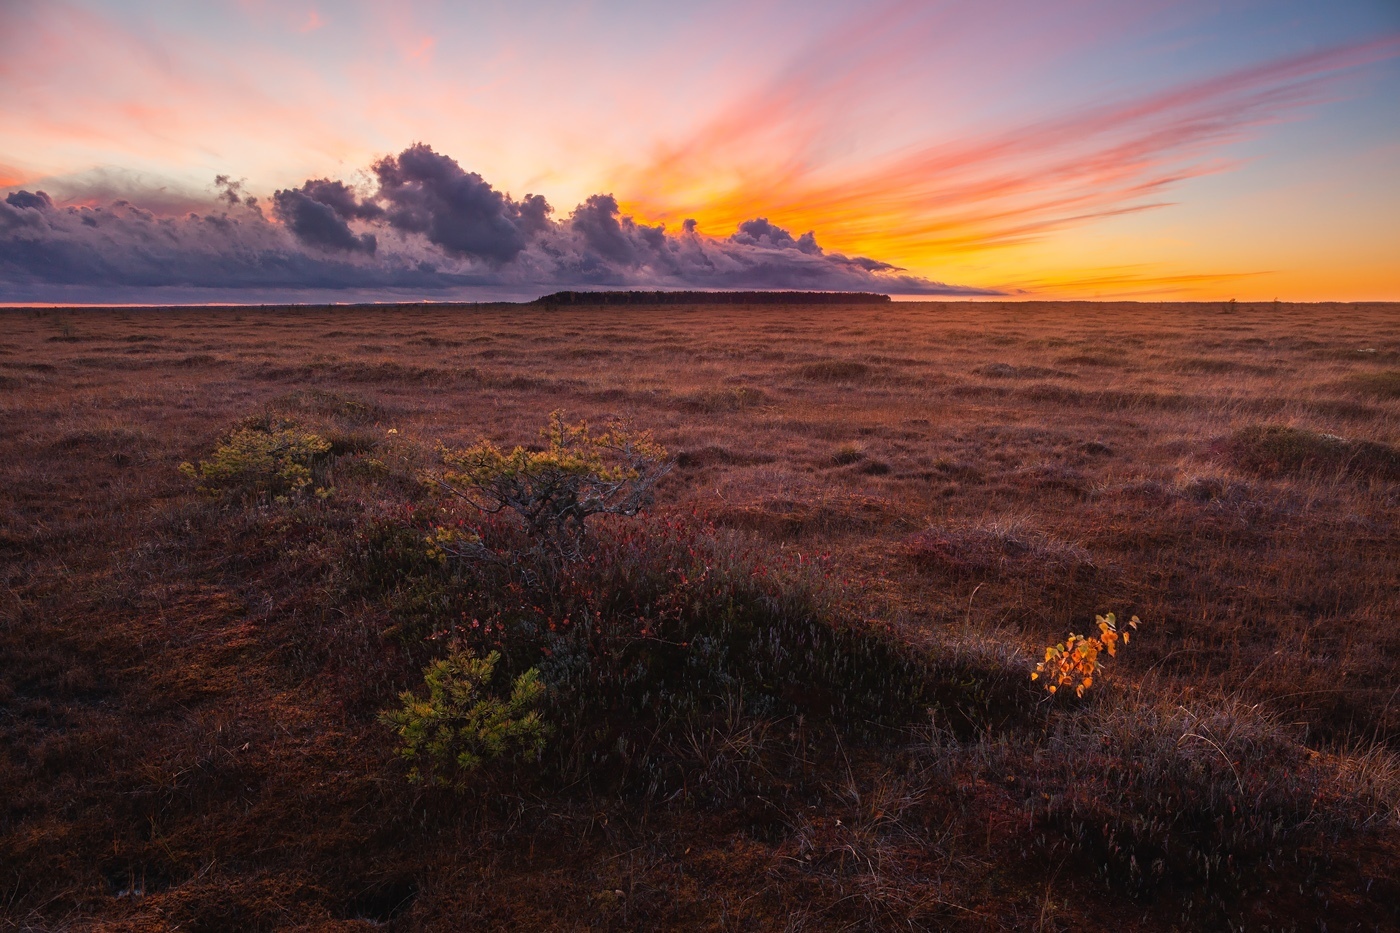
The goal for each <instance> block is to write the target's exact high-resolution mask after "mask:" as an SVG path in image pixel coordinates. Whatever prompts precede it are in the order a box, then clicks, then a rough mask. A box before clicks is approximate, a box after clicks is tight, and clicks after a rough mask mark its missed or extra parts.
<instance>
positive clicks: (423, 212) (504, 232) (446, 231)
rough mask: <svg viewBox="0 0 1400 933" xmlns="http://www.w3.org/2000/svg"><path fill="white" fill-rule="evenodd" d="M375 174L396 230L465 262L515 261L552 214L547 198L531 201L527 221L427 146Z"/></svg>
mask: <svg viewBox="0 0 1400 933" xmlns="http://www.w3.org/2000/svg"><path fill="white" fill-rule="evenodd" d="M374 174H375V175H377V176H378V178H379V191H378V193H377V195H376V197H377V198H379V199H381V200H383V201H385V202H386V203H387V204H388V209H387V211H386V213H385V216H386V218H387V219H388V221H389V224H390V225H391V226H393V227H394V228H395V229H397V230H403V231H407V232H410V233H421V234H424V235H426V236H427V238H428V239H429V240H430V241H431V242H433V243H434V244H436V245H438V246H440V247H442V248H443V249H444V250H445V251H446V252H448V253H450V254H452V255H454V256H459V257H462V258H465V259H485V260H491V261H494V262H510V261H511V260H512V259H514V258H515V257H516V256H517V255H519V253H520V251H521V250H523V249H524V248H525V244H526V242H527V241H528V240H529V232H528V231H529V230H531V229H534V230H538V229H540V227H539V222H540V220H541V219H542V218H543V217H545V216H547V215H548V213H549V205H548V204H547V203H545V201H544V198H541V197H533V198H531V197H527V198H526V200H527V202H529V207H528V215H527V216H526V217H524V218H522V216H521V205H519V204H517V203H515V202H514V201H512V200H510V199H509V198H507V197H506V196H505V195H503V194H501V192H499V191H497V190H496V189H494V188H492V187H491V186H490V185H489V184H487V183H486V182H485V181H484V180H483V179H482V177H481V176H480V175H478V174H476V173H475V172H467V171H463V169H462V167H461V166H460V165H458V164H457V161H456V160H455V159H452V158H449V157H448V156H445V155H440V154H438V153H436V152H434V151H433V150H432V149H431V148H430V147H428V146H425V145H423V144H422V143H419V144H417V145H415V146H410V147H409V148H407V149H405V150H404V151H403V152H401V153H399V154H398V155H397V156H389V157H388V158H385V159H381V160H380V161H379V162H376V163H375V165H374Z"/></svg>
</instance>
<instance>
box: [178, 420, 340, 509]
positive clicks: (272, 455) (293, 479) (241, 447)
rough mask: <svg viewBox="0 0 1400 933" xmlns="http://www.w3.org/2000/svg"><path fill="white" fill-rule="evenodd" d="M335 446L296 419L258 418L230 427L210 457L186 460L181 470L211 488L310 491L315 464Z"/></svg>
mask: <svg viewBox="0 0 1400 933" xmlns="http://www.w3.org/2000/svg"><path fill="white" fill-rule="evenodd" d="M330 450H331V443H330V441H328V440H326V439H325V438H323V437H321V436H320V435H319V434H313V433H312V432H310V431H307V430H304V429H303V428H302V427H301V426H300V425H298V424H297V423H296V422H294V421H286V420H282V419H277V418H270V417H269V418H256V419H250V420H249V421H247V422H245V423H244V424H243V425H242V426H240V427H238V428H236V429H235V430H234V431H233V432H232V433H230V434H229V435H228V436H227V437H226V438H225V439H224V440H223V441H222V442H221V443H220V444H219V446H217V447H216V448H214V452H213V453H212V454H211V455H210V457H209V459H208V460H201V461H200V462H199V465H198V466H195V465H194V464H192V463H182V464H181V465H180V472H182V473H184V474H185V475H186V476H188V477H190V478H191V479H195V480H197V481H198V482H199V484H200V488H201V489H203V490H204V491H206V492H211V493H220V492H230V493H237V494H242V495H244V496H270V497H274V498H282V497H286V496H292V495H298V494H301V493H305V492H308V491H310V490H311V489H312V488H313V484H314V476H313V468H314V467H316V466H317V465H319V463H320V462H321V461H322V460H323V458H324V457H325V456H326V455H327V454H328V453H330ZM315 492H316V493H317V494H318V495H326V494H327V493H328V492H329V490H327V489H325V488H319V487H318V488H316V489H315Z"/></svg>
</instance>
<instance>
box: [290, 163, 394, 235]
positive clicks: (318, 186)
mask: <svg viewBox="0 0 1400 933" xmlns="http://www.w3.org/2000/svg"><path fill="white" fill-rule="evenodd" d="M272 213H273V214H275V215H276V216H277V219H278V220H281V221H282V222H283V223H284V224H286V225H287V229H289V230H290V231H291V232H292V235H293V236H295V237H296V238H297V239H299V240H301V242H303V243H305V244H306V245H308V246H319V247H321V248H323V249H328V250H343V251H345V252H352V253H353V252H364V253H370V254H373V253H374V251H375V249H376V247H377V245H378V240H377V239H376V238H375V236H374V234H372V233H362V234H359V235H358V236H357V235H356V234H355V233H354V231H352V230H351V229H350V221H351V220H373V219H375V218H377V217H380V216H382V215H383V213H384V211H383V209H382V208H381V207H379V206H378V205H377V204H372V203H363V204H362V203H360V201H359V199H358V198H357V197H356V195H355V191H354V189H352V188H351V187H350V186H349V185H346V184H345V183H344V182H340V181H330V180H329V179H325V178H316V179H312V180H311V181H308V182H306V183H305V184H303V185H302V186H301V187H300V188H292V189H290V190H285V191H276V192H274V193H273V195H272Z"/></svg>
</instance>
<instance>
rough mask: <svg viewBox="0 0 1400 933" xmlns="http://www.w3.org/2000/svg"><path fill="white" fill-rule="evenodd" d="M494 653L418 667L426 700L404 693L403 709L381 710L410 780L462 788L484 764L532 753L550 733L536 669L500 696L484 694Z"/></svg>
mask: <svg viewBox="0 0 1400 933" xmlns="http://www.w3.org/2000/svg"><path fill="white" fill-rule="evenodd" d="M500 657H501V656H500V654H499V653H498V652H494V651H493V652H491V653H490V654H489V655H487V656H486V657H484V658H479V657H477V656H476V655H475V654H473V653H472V652H471V651H469V650H468V651H463V650H453V651H452V652H451V653H450V654H448V656H447V657H445V658H442V659H440V660H437V661H434V662H432V663H431V664H429V665H428V667H427V669H426V670H424V672H423V682H424V683H425V684H426V685H427V687H428V696H427V698H426V699H422V698H420V697H418V696H417V695H415V694H414V693H413V692H412V691H405V692H404V693H403V694H402V695H401V696H400V697H399V699H400V700H402V701H403V706H402V707H401V708H399V709H396V710H389V711H387V712H385V713H384V714H383V717H382V718H383V720H384V722H385V723H387V724H388V725H390V726H392V727H393V728H394V730H395V731H396V732H397V733H398V735H399V738H400V740H401V741H402V743H403V744H402V746H401V747H400V748H399V754H400V755H401V756H402V757H403V758H405V759H407V760H408V761H409V762H410V763H411V764H412V768H411V770H410V771H409V774H408V779H409V780H410V781H414V782H420V781H425V780H426V781H427V782H428V783H431V784H438V785H451V786H454V787H458V788H461V787H464V786H465V785H464V782H465V781H466V780H467V779H468V778H469V777H470V776H471V775H472V773H473V772H475V771H476V770H477V769H478V768H480V767H481V766H482V765H483V764H486V763H489V762H492V761H497V760H500V759H508V758H515V759H518V760H522V761H534V760H535V759H536V758H538V756H539V754H540V752H541V751H543V749H544V746H545V741H546V739H547V737H548V735H549V727H548V725H547V724H546V723H545V721H544V720H543V719H542V718H541V717H540V713H539V710H538V709H537V707H538V706H539V705H540V701H541V700H542V699H543V696H544V685H543V684H541V683H540V676H539V670H538V669H536V668H531V669H529V670H527V671H524V672H523V673H521V674H519V675H518V676H516V677H515V679H514V680H513V681H511V684H510V693H509V694H508V695H507V696H504V697H501V696H498V695H495V694H493V693H492V692H491V687H492V678H493V674H494V673H495V670H496V663H497V662H498V661H499V660H500Z"/></svg>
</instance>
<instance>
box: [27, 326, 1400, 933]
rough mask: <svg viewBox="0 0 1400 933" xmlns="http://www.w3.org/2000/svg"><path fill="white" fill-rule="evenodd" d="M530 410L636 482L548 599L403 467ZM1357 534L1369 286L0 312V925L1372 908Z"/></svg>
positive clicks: (1394, 922) (1383, 769)
mask: <svg viewBox="0 0 1400 933" xmlns="http://www.w3.org/2000/svg"><path fill="white" fill-rule="evenodd" d="M558 409H562V410H563V411H564V412H565V417H566V419H568V420H569V421H577V420H583V419H586V420H587V421H588V422H589V423H590V424H593V425H597V426H600V427H601V425H603V424H604V423H606V422H608V421H611V420H618V419H625V420H627V421H628V422H630V424H631V425H632V426H633V427H634V428H635V429H637V430H650V431H652V432H653V433H654V436H655V439H656V441H657V442H658V443H660V444H661V445H662V446H664V447H665V448H666V450H667V451H668V452H669V457H670V458H671V459H672V460H673V461H674V466H673V468H672V470H671V472H670V473H669V474H667V475H666V476H665V477H664V478H663V479H662V480H661V481H660V483H659V484H658V486H657V487H656V502H655V505H654V506H653V507H652V508H651V509H650V510H649V511H648V512H647V513H646V514H645V515H643V516H640V517H637V518H601V519H597V520H596V523H595V527H594V530H593V531H592V532H591V533H592V534H593V538H592V539H591V543H590V545H589V547H590V548H592V550H590V551H589V552H588V556H587V557H586V559H580V561H579V562H578V563H577V564H570V566H569V567H568V568H565V569H562V570H561V569H559V567H556V566H554V565H550V568H547V570H548V572H546V571H544V570H540V569H539V568H538V567H535V565H534V564H532V563H531V561H532V560H534V558H533V557H530V556H529V553H530V552H528V547H527V545H526V544H524V543H522V542H521V541H520V539H519V537H518V535H517V536H516V537H512V535H516V532H515V531H514V530H512V529H511V528H510V527H508V526H507V525H508V523H507V522H506V519H505V518H504V517H502V516H497V517H494V518H490V519H483V518H482V517H481V516H479V515H477V514H476V513H475V512H474V511H473V510H472V509H470V508H469V507H467V506H466V505H465V504H463V503H462V502H460V501H459V500H456V499H454V498H453V497H451V496H446V495H444V494H443V493H442V492H441V490H440V489H438V488H437V487H434V486H432V485H429V484H426V483H424V482H423V478H424V477H425V476H428V475H432V474H434V473H435V472H437V471H439V470H440V468H441V467H440V455H439V448H440V445H446V446H447V447H449V448H460V447H466V446H468V445H471V444H473V443H475V442H476V441H478V440H479V439H481V438H486V439H489V440H491V441H493V442H495V443H496V444H498V445H500V446H502V447H504V448H510V447H513V446H515V445H517V444H525V445H530V444H539V443H540V436H539V430H540V428H541V427H542V426H543V425H544V424H545V423H546V421H547V420H548V416H549V413H550V412H551V411H554V410H558ZM240 426H241V427H242V428H243V430H245V431H251V432H253V433H254V434H259V436H264V437H273V436H280V435H278V433H277V432H279V431H281V432H285V431H296V432H303V434H304V435H308V434H309V435H315V437H316V438H318V439H320V440H323V441H324V443H325V446H324V448H319V449H317V450H316V451H314V455H308V460H307V465H308V469H309V471H310V472H309V476H310V479H309V480H308V484H307V485H306V486H305V488H304V489H302V488H301V487H300V486H298V485H297V483H296V482H293V483H291V484H290V485H289V486H288V487H287V488H283V489H280V490H279V489H273V488H270V487H266V486H265V485H264V486H263V487H258V486H256V484H254V485H251V486H249V485H245V486H242V487H237V488H235V487H234V486H232V485H225V486H219V485H218V484H217V483H212V482H210V481H209V480H210V477H211V476H212V475H213V471H212V469H210V468H208V467H206V468H205V469H203V471H202V472H203V477H204V480H205V482H203V483H201V481H200V480H199V479H197V478H195V477H192V476H191V475H189V474H190V473H198V472H200V471H199V470H198V469H196V470H187V471H185V472H182V471H181V464H182V463H191V464H195V465H198V464H200V463H201V461H203V462H205V463H210V462H212V458H214V457H215V451H216V449H218V448H219V445H220V444H221V443H226V442H228V440H229V438H230V437H231V436H232V435H233V433H234V432H235V431H236V430H237V429H238V428H239V427H240ZM201 485H203V486H205V487H206V489H205V490H203V491H202V490H201V488H200V487H201ZM215 487H217V488H215ZM313 487H314V490H315V491H313ZM1397 515H1400V306H1396V305H1306V306H1304V305H1287V304H1284V305H1259V306H1247V307H1246V306H1240V307H1234V306H1233V305H1231V306H1225V307H1222V306H1220V305H1218V304H1217V305H1155V304H1154V305H1138V304H1059V303H1055V304H1051V303H1011V304H1006V305H998V304H996V303H976V304H972V303H967V304H958V303H908V304H906V303H895V304H891V305H882V306H864V307H851V308H845V307H839V306H834V307H803V306H794V307H783V306H776V307H772V306H770V307H755V308H744V307H665V308H647V307H607V308H601V307H600V308H588V307H571V308H567V309H563V308H555V309H550V308H543V307H528V306H514V307H512V306H499V307H469V308H455V309H454V308H446V307H431V306H425V307H414V306H409V307H401V308H373V309H362V308H344V309H334V308H332V309H275V308H268V309H256V308H244V309H233V308H227V309H224V308H220V309H191V310H136V309H131V310H122V309H115V310H8V311H0V927H6V926H10V927H14V928H17V929H74V930H79V929H97V928H101V929H119V930H162V929H177V928H178V929H186V930H224V929H227V930H256V929H269V930H270V929H293V928H295V929H308V930H311V929H315V930H321V929H328V930H329V929H344V930H354V929H371V928H378V929H392V930H419V929H425V930H426V929H442V930H455V929H570V930H573V929H636V930H651V929H697V930H828V929H946V928H951V929H969V930H1003V929H1005V930H1030V929H1042V930H1094V929H1144V930H1188V929H1240V928H1247V929H1297V930H1312V929H1323V928H1325V929H1326V930H1329V931H1336V930H1374V929H1400V871H1397V868H1396V866H1397V865H1400V530H1397V518H1396V516H1397ZM443 528H449V529H454V534H457V535H459V536H468V537H473V536H474V539H479V541H480V542H481V543H480V544H479V545H475V546H476V547H477V550H475V551H473V550H471V549H466V550H462V549H459V550H458V551H456V552H451V549H450V548H448V549H447V551H448V552H449V553H446V554H444V553H443V552H442V551H440V550H436V551H435V550H434V549H433V544H432V542H433V541H443V540H445V539H444V538H442V537H441V529H443ZM454 540H455V539H454ZM488 551H489V555H491V560H494V561H496V563H491V560H487V559H486V557H483V556H481V555H485V554H488ZM522 555H525V556H522ZM483 567H485V568H486V569H483ZM1109 612H1112V613H1115V614H1116V617H1117V619H1118V620H1119V622H1120V623H1122V622H1125V621H1126V620H1127V619H1128V618H1129V617H1131V616H1137V617H1138V618H1139V619H1140V620H1141V625H1140V627H1139V628H1138V629H1137V631H1136V632H1135V633H1133V637H1132V641H1131V643H1130V644H1128V645H1126V646H1123V647H1122V648H1121V649H1120V650H1119V652H1118V654H1117V656H1116V657H1113V658H1111V659H1106V663H1105V664H1104V670H1103V672H1102V674H1101V675H1100V676H1098V677H1096V678H1095V682H1094V684H1093V685H1092V687H1091V688H1090V689H1089V690H1088V691H1087V692H1086V693H1085V695H1084V696H1083V697H1082V698H1076V697H1075V696H1074V695H1073V691H1071V690H1062V691H1061V692H1060V694H1059V695H1057V696H1055V697H1050V696H1049V695H1048V694H1047V693H1046V692H1045V690H1043V689H1042V685H1041V682H1032V681H1031V679H1030V674H1031V671H1032V670H1033V669H1034V668H1035V665H1036V663H1037V662H1038V661H1039V660H1041V658H1042V657H1044V649H1045V647H1046V646H1047V645H1051V644H1054V643H1057V642H1061V641H1063V640H1064V639H1065V638H1066V636H1067V635H1068V634H1069V633H1070V632H1076V633H1080V634H1094V633H1095V632H1096V626H1095V622H1094V619H1095V616H1096V615H1102V614H1105V613H1109ZM464 645H465V646H468V647H470V648H471V649H472V650H473V651H474V652H475V653H477V654H478V655H484V654H485V653H486V652H487V651H488V650H490V651H498V652H499V653H500V657H501V660H500V668H499V670H498V671H497V672H496V674H495V677H496V680H495V681H494V682H493V683H494V684H495V686H494V687H493V688H492V689H494V690H496V692H497V693H500V692H501V691H502V690H504V691H505V692H509V688H510V683H511V680H510V679H511V678H514V677H516V676H517V675H519V674H521V673H523V672H525V671H526V670H527V669H528V670H536V671H538V672H539V674H540V677H541V678H542V682H543V684H544V685H545V697H546V699H544V700H541V701H540V703H541V704H543V705H541V706H540V707H539V710H540V712H541V716H542V717H543V721H544V722H545V723H546V727H545V738H544V740H543V742H544V748H543V751H540V752H538V753H537V754H533V757H532V756H526V755H509V754H506V755H502V756H500V757H499V758H498V759H497V760H493V761H488V762H487V763H486V764H484V765H482V766H481V767H479V768H477V769H475V770H471V769H458V770H455V771H454V770H452V768H450V767H445V770H444V771H443V772H442V773H443V774H445V775H446V776H447V781H446V783H447V784H449V785H455V786H435V785H434V784H433V782H432V781H431V780H429V781H424V782H419V783H414V782H411V781H409V780H408V770H409V767H410V764H411V763H410V762H407V761H405V760H404V759H403V758H402V757H401V756H400V755H398V754H396V748H397V747H398V746H399V744H400V740H399V736H397V735H396V733H395V730H394V728H392V727H391V725H390V724H389V723H387V722H386V721H384V720H383V719H382V718H381V713H382V712H383V711H385V710H389V709H392V708H397V707H399V706H401V705H402V702H401V701H400V699H399V694H400V693H401V692H402V691H406V690H414V691H416V693H417V695H419V696H426V695H427V688H426V687H425V684H424V669H425V667H427V666H429V665H431V664H432V663H434V662H435V661H440V660H441V659H442V658H443V657H444V656H446V652H448V651H449V650H450V649H449V646H458V647H460V646H464ZM453 650H455V649H453ZM1324 923H1325V927H1324Z"/></svg>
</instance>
